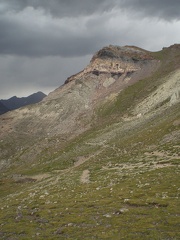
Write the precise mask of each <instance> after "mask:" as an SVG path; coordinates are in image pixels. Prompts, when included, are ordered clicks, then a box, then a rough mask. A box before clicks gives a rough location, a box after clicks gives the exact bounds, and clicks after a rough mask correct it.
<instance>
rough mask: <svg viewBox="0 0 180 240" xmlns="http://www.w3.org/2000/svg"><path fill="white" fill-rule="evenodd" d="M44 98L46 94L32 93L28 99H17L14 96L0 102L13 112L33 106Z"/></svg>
mask: <svg viewBox="0 0 180 240" xmlns="http://www.w3.org/2000/svg"><path fill="white" fill-rule="evenodd" d="M44 97H46V94H44V93H42V92H37V93H33V94H31V95H30V96H28V97H22V98H18V97H16V96H14V97H11V98H9V99H7V100H3V99H2V100H1V103H2V104H3V105H4V106H6V107H7V108H8V109H10V110H14V109H17V108H20V107H23V106H26V105H29V104H34V103H38V102H40V101H41V100H42V99H43V98H44Z"/></svg>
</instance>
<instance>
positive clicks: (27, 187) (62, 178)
mask: <svg viewBox="0 0 180 240" xmlns="http://www.w3.org/2000/svg"><path fill="white" fill-rule="evenodd" d="M168 51H169V50H168V49H165V50H164V51H163V52H160V53H153V55H154V56H156V57H157V58H159V59H161V61H162V63H163V64H164V65H163V64H162V67H161V68H159V70H158V72H156V73H155V74H154V75H152V76H151V77H148V78H145V79H143V80H141V81H139V82H137V83H135V84H134V85H132V86H129V87H128V88H126V89H125V90H124V91H122V92H120V93H119V94H118V95H117V96H116V98H114V99H113V100H112V101H110V100H109V101H103V102H101V103H99V104H97V105H96V109H95V110H94V119H93V121H92V124H91V125H92V127H91V129H89V130H88V131H86V132H84V133H83V134H81V135H79V136H77V137H75V138H73V139H71V140H69V141H66V140H65V139H62V136H56V137H52V138H48V139H46V140H44V144H45V145H44V146H45V147H44V148H43V150H41V151H40V152H39V154H38V155H37V158H36V161H34V160H33V161H32V162H31V161H30V160H29V161H28V162H27V161H26V159H25V157H24V158H23V156H27V155H26V154H27V153H28V148H26V149H23V150H21V151H19V153H18V151H17V154H16V155H15V156H16V158H15V159H13V164H11V166H10V167H9V168H6V170H4V171H3V173H2V175H1V177H0V207H1V215H0V221H1V223H0V226H1V229H0V237H1V239H18V240H19V239H20V240H21V239H24V240H25V239H72V240H75V239H78V240H79V239H115V240H117V239H137V240H139V239H143V240H144V239H158V240H159V239H173V240H174V239H180V234H179V226H180V209H179V204H180V202H179V159H180V158H179V147H180V145H179V143H180V138H179V136H180V134H179V133H180V106H179V102H178V101H177V103H174V104H173V105H171V104H170V99H169V100H167V101H165V102H163V103H161V101H160V103H161V104H160V105H159V106H158V107H157V108H155V109H153V110H152V109H150V108H149V109H150V110H149V112H147V113H146V114H144V115H142V116H137V114H136V113H135V109H136V108H137V106H139V104H141V103H142V102H144V103H145V104H147V107H148V106H149V105H148V104H149V102H148V101H149V100H148V101H146V99H149V98H150V97H151V96H154V98H153V97H152V99H150V100H151V101H152V102H154V101H155V100H156V95H153V94H154V93H156V91H157V93H158V89H160V86H161V85H162V84H165V82H166V81H169V80H168V79H169V77H167V76H174V75H169V74H170V73H171V72H173V71H176V69H177V65H176V63H173V64H170V65H169V61H170V60H168V61H166V60H164V59H167V58H165V55H167V54H169V55H168V56H170V55H171V51H170V52H169V53H168ZM173 56H175V59H176V61H177V59H179V55H177V56H176V55H173ZM171 58H172V57H171ZM171 58H170V57H169V58H168V59H171ZM172 61H174V58H173V60H172V59H171V61H170V62H172ZM166 64H167V65H166ZM167 66H169V69H168V71H167V72H166V69H167ZM163 86H164V85H163ZM137 109H138V108H137ZM39 141H40V142H41V143H42V141H43V140H42V139H40V140H39ZM45 142H46V143H45ZM0 144H1V145H3V144H4V143H3V142H1V143H0ZM5 147H6V146H5V145H4V148H5ZM34 149H35V151H37V150H38V145H37V144H36V145H34ZM23 160H24V161H23Z"/></svg>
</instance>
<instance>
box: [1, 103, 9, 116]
mask: <svg viewBox="0 0 180 240" xmlns="http://www.w3.org/2000/svg"><path fill="white" fill-rule="evenodd" d="M8 111H9V109H8V108H7V107H6V106H4V104H3V103H2V102H1V101H0V115H1V114H3V113H6V112H8Z"/></svg>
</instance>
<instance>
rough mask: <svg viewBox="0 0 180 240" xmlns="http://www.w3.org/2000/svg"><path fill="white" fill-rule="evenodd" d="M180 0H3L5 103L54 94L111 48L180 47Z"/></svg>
mask: <svg viewBox="0 0 180 240" xmlns="http://www.w3.org/2000/svg"><path fill="white" fill-rule="evenodd" d="M179 11H180V0H0V99H2V98H3V99H6V98H9V97H11V96H14V95H16V96H18V97H20V96H27V95H29V94H31V93H33V92H36V91H39V90H41V91H43V92H45V93H48V92H49V91H52V90H54V89H55V88H57V87H59V86H60V85H62V84H63V83H64V81H65V80H66V78H67V77H69V76H70V75H72V74H75V73H76V72H78V71H80V70H82V69H83V68H84V67H85V66H86V65H87V64H88V63H89V61H90V59H91V57H92V55H93V54H94V53H95V52H96V51H98V50H99V49H101V48H102V47H104V46H107V45H109V44H114V45H119V46H124V45H136V46H139V47H142V48H145V49H147V50H152V51H157V50H161V49H162V47H167V46H169V45H172V44H174V43H180V13H179Z"/></svg>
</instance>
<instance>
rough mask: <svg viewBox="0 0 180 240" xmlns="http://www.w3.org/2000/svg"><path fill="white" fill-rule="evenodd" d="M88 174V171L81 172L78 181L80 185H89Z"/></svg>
mask: <svg viewBox="0 0 180 240" xmlns="http://www.w3.org/2000/svg"><path fill="white" fill-rule="evenodd" d="M89 174H90V172H89V170H88V169H86V170H84V171H83V173H82V175H81V179H80V181H81V183H89V182H90V181H89Z"/></svg>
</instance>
